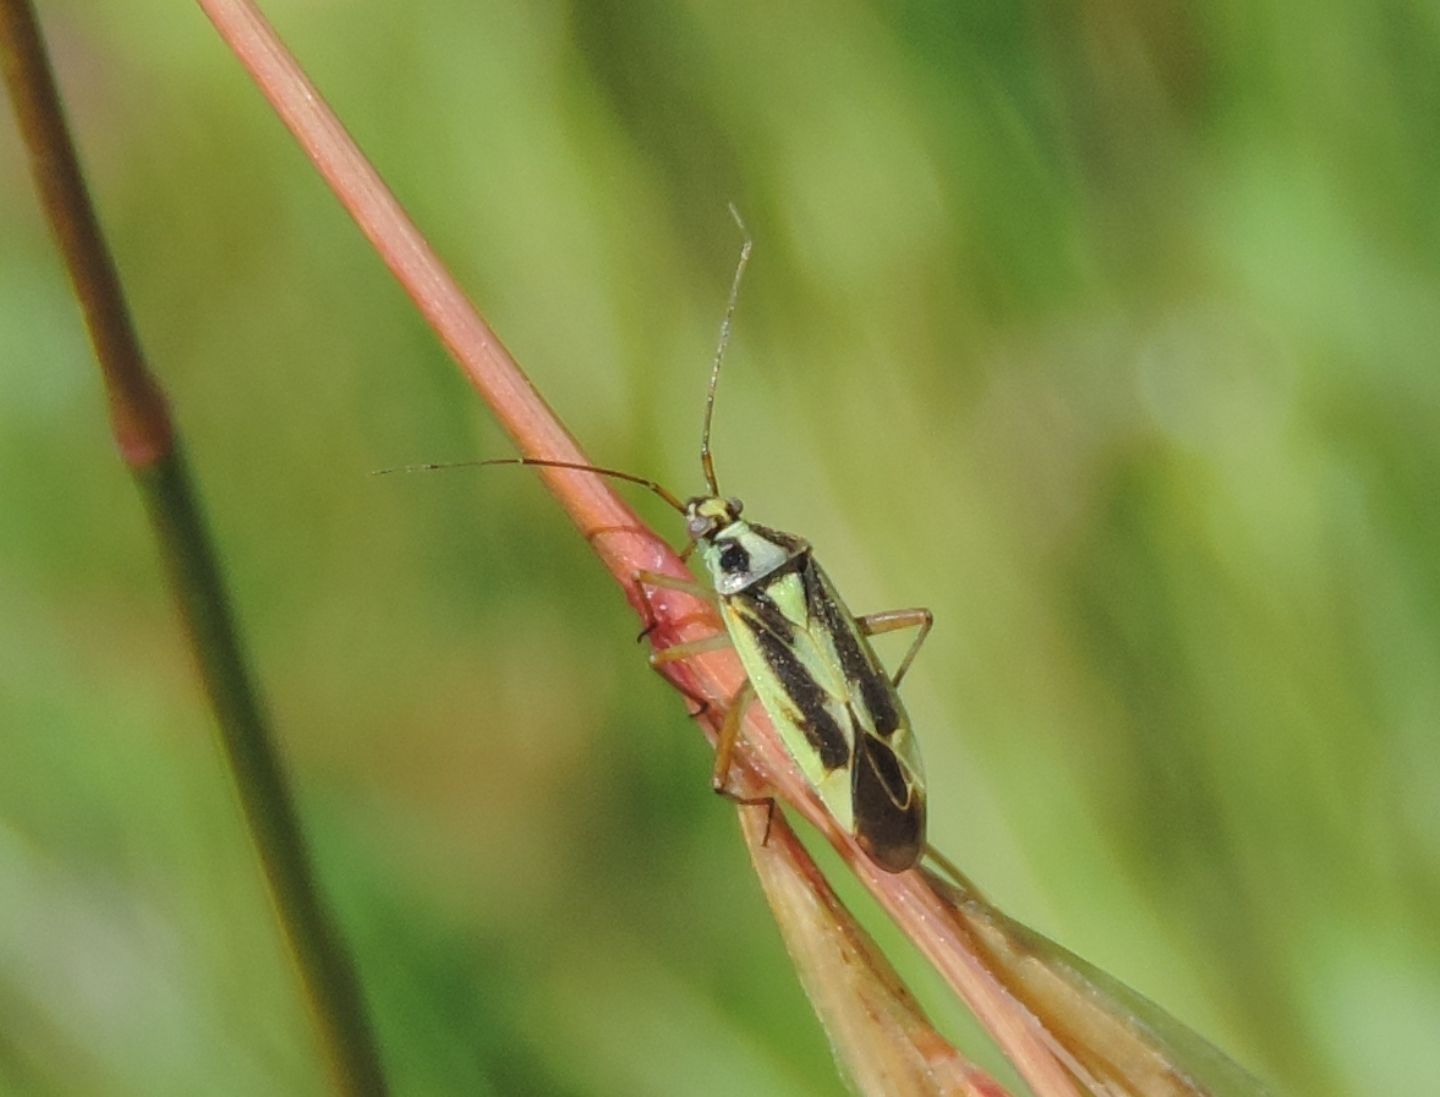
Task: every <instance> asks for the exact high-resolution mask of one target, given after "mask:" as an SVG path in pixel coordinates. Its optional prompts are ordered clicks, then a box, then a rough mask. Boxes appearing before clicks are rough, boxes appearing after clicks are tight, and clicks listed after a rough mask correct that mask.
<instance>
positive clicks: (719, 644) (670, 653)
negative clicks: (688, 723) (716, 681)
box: [640, 625, 730, 720]
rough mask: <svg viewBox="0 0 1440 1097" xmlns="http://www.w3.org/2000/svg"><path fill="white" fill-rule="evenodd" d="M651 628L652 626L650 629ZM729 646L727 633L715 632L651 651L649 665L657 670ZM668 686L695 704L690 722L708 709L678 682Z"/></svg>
mask: <svg viewBox="0 0 1440 1097" xmlns="http://www.w3.org/2000/svg"><path fill="white" fill-rule="evenodd" d="M653 627H654V626H653V625H652V626H651V628H653ZM645 631H646V632H649V631H650V629H646V630H645ZM640 635H641V637H642V639H643V637H644V635H645V633H641V634H640ZM729 646H730V634H729V633H728V632H717V633H715V634H714V635H713V636H702V637H701V638H700V639H699V640H690V641H688V642H687V643H684V644H672V645H671V646H670V647H668V648H662V649H661V650H659V651H652V652H651V653H650V665H651V666H652V667H653V668H654V669H656V670H659V669H660V668H661V667H663V666H664V665H665V664H666V663H678V662H680V661H681V660H683V659H689V658H690V657H691V656H692V655H704V654H705V653H706V652H707V651H723V650H724V649H725V648H727V647H729ZM670 684H671V685H673V686H674V687H675V688H676V689H678V690H679V691H680V692H681V693H683V694H684V695H685V696H686V697H687V698H689V699H690V700H691V701H694V702H695V704H696V706H697V707H696V709H695V711H694V712H692V713H691V714H690V718H691V719H692V720H693V719H695V718H696V717H699V716H703V715H704V714H705V711H706V710H707V709H708V708H709V707H710V702H709V701H707V700H705V698H703V697H699V696H696V695H695V694H693V693H691V692H690V691H689V690H688V689H686V688H685V687H684V686H682V685H680V684H679V683H678V682H674V681H672V682H671V683H670Z"/></svg>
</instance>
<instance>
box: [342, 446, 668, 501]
mask: <svg viewBox="0 0 1440 1097" xmlns="http://www.w3.org/2000/svg"><path fill="white" fill-rule="evenodd" d="M483 465H529V466H531V467H532V468H542V469H574V470H575V471H577V472H593V473H594V474H595V475H596V476H609V477H613V478H614V479H616V480H628V481H629V482H630V483H632V484H639V485H640V486H641V487H642V488H649V489H650V490H651V491H653V492H654V493H655V494H656V495H658V496H660V498H661V499H664V500H665V502H666V503H668V504H669V505H670V506H672V507H674V508H675V509H676V510H678V511H679V512H680V513H681V514H684V513H685V504H684V503H682V502H680V500H679V499H677V498H676V497H675V494H674V493H673V492H671V491H670V490H669V489H667V488H665V487H663V486H661V485H660V484H658V483H656V482H655V481H654V480H647V479H645V477H643V476H636V475H635V474H634V473H633V472H621V471H620V470H619V469H607V468H601V467H600V466H599V465H582V464H580V463H579V462H578V461H551V460H548V459H546V458H544V457H492V458H490V459H489V460H487V461H451V462H449V463H446V464H431V465H398V466H396V467H395V468H389V469H376V470H375V471H374V472H373V473H372V474H371V475H373V476H388V475H390V473H392V472H434V471H436V470H437V469H464V468H478V467H480V466H483Z"/></svg>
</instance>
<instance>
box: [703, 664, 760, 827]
mask: <svg viewBox="0 0 1440 1097" xmlns="http://www.w3.org/2000/svg"><path fill="white" fill-rule="evenodd" d="M754 699H755V687H754V686H752V685H751V684H750V679H748V678H747V679H745V683H744V684H743V685H742V686H741V687H740V688H739V689H737V690H736V691H735V696H734V697H732V698H730V704H728V705H727V706H726V707H725V722H724V723H722V724H721V725H720V734H719V736H718V737H717V738H716V740H715V769H714V771H713V772H712V773H711V774H710V785H711V787H712V788H714V789H715V791H716V792H718V793H719V794H720V795H721V796H724V797H727V798H728V799H731V800H735V799H736V797H735V796H734V795H733V794H732V793H731V792H730V791H729V789H728V788H727V787H726V785H727V778H729V776H730V761H731V759H732V758H734V756H735V743H736V742H737V741H738V740H739V738H740V723H741V721H742V720H743V719H744V718H745V710H746V709H747V708H749V707H750V702H751V701H753V700H754ZM736 802H737V803H749V801H748V800H737V801H736Z"/></svg>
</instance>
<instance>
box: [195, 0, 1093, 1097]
mask: <svg viewBox="0 0 1440 1097" xmlns="http://www.w3.org/2000/svg"><path fill="white" fill-rule="evenodd" d="M198 3H199V4H200V6H201V8H203V9H204V11H205V13H206V14H207V15H208V16H209V17H210V19H211V20H212V21H213V22H214V24H215V26H216V28H217V29H218V30H219V32H220V34H221V36H222V37H223V38H224V39H225V41H226V42H227V43H228V44H229V46H230V48H231V49H232V50H233V51H234V52H235V54H236V56H237V57H238V58H239V60H240V62H241V64H243V65H244V66H245V68H246V69H248V70H249V72H250V73H251V75H252V76H253V77H254V78H255V80H256V82H257V83H258V84H259V86H260V89H261V91H262V92H263V93H264V95H265V97H266V98H267V99H268V100H269V101H270V103H271V105H272V106H273V107H274V109H275V110H276V112H277V113H278V114H279V115H280V117H281V118H282V119H283V120H284V122H285V124H286V125H287V126H288V127H289V128H290V130H291V131H292V132H293V133H294V135H295V136H296V138H297V139H298V140H299V141H300V144H301V145H302V146H303V147H304V149H305V151H306V153H307V154H308V155H309V156H310V159H311V160H312V161H313V162H314V164H315V166H316V167H317V168H318V169H319V171H320V173H321V175H323V176H324V177H325V179H326V180H327V182H329V184H330V186H331V188H332V189H333V190H334V191H335V193H336V195H337V196H338V197H339V199H340V201H341V202H342V203H343V204H344V206H345V208H346V209H348V210H349V211H350V213H351V216H353V217H354V218H355V220H356V222H357V223H358V224H359V226H360V228H361V230H362V231H363V232H364V233H365V235H366V236H367V237H368V238H369V239H370V241H371V242H372V243H373V244H374V246H375V248H376V250H377V251H379V253H380V255H381V257H382V258H383V259H384V261H385V263H386V264H387V265H388V266H389V267H390V270H391V271H392V272H393V273H394V274H395V277H396V278H397V279H399V281H400V283H401V285H402V286H404V288H405V290H406V292H407V293H409V295H410V296H411V298H412V299H413V300H414V301H415V303H416V304H417V305H418V306H419V308H420V311H421V312H422V313H423V314H424V315H425V317H426V319H427V320H428V321H429V322H430V324H431V326H432V327H434V329H435V331H436V332H437V333H438V334H439V336H440V338H441V340H442V341H443V342H444V344H445V346H446V348H447V349H448V350H449V351H450V353H451V354H452V355H453V356H454V358H455V360H456V361H457V362H458V363H459V364H460V367H461V369H463V370H464V371H465V374H466V376H467V377H469V379H470V381H471V383H472V384H474V385H475V387H476V389H478V390H479V392H480V394H481V396H482V397H483V398H484V399H485V401H486V403H487V404H489V406H490V408H491V409H492V410H493V412H494V413H495V415H496V417H497V418H498V419H499V421H500V423H501V425H502V426H503V427H504V428H505V430H506V431H507V432H508V433H509V434H510V436H511V437H512V438H513V439H514V440H515V444H516V445H517V446H518V447H519V449H520V452H521V453H523V454H525V455H527V456H534V457H546V458H551V459H554V460H563V461H584V460H586V457H585V455H584V453H583V452H582V451H581V450H580V448H579V446H578V445H577V444H576V442H575V440H574V439H573V438H572V437H571V436H570V434H569V432H568V431H567V430H566V429H565V428H564V427H563V426H562V425H561V424H560V422H559V421H558V420H557V419H556V418H555V415H554V413H553V412H552V411H551V410H550V408H549V407H548V406H547V405H546V403H545V401H544V400H543V399H542V398H541V396H540V394H539V393H538V392H536V391H535V388H534V387H533V386H532V385H531V384H530V382H529V380H528V379H527V378H526V377H525V375H524V374H523V373H522V372H521V370H520V368H519V366H517V365H516V363H515V361H514V359H513V358H511V357H510V354H509V352H508V351H506V349H505V347H504V346H503V344H502V343H501V342H500V340H499V338H498V337H497V336H496V335H495V333H494V332H493V331H491V330H490V327H489V326H488V325H487V324H486V323H485V321H484V320H483V319H481V318H480V316H479V315H478V314H477V313H476V312H475V310H474V308H473V307H472V306H471V304H470V303H469V301H468V300H467V299H466V297H465V295H464V294H463V293H462V292H461V290H460V287H459V286H458V285H456V283H455V281H454V279H453V278H452V277H451V276H450V274H449V273H448V272H447V271H446V269H445V267H444V265H443V264H442V263H441V262H440V259H439V257H438V256H436V254H435V253H434V251H433V250H432V249H431V248H430V246H429V244H428V243H426V242H425V240H424V239H423V238H422V237H421V235H420V233H419V231H418V230H417V229H416V228H415V226H414V224H413V223H412V222H411V221H410V219H409V217H408V216H407V215H406V214H405V212H404V211H403V210H402V209H401V208H400V205H399V203H398V202H397V201H396V200H395V198H394V196H393V195H392V194H391V193H390V191H389V189H388V188H387V187H386V186H385V184H384V183H383V182H382V181H381V179H380V177H379V175H378V174H377V172H376V171H375V169H374V168H373V167H372V166H371V165H370V163H369V162H368V161H367V160H366V159H365V157H364V156H363V155H362V154H361V152H360V150H359V149H358V148H357V147H356V146H355V144H354V142H353V141H351V139H350V137H349V135H348V134H347V133H346V132H345V129H344V127H343V126H342V125H341V124H340V122H339V120H338V119H337V118H336V117H335V115H334V114H333V113H332V112H331V111H330V109H329V108H328V107H327V106H326V105H325V103H324V101H323V100H322V99H321V97H320V95H319V93H318V92H317V91H316V89H315V88H314V86H313V85H312V84H311V83H310V82H309V80H308V79H307V78H306V77H305V75H304V73H303V72H301V70H300V67H299V65H298V64H297V63H296V62H295V60H294V58H293V57H292V56H291V55H290V54H289V52H288V51H287V50H286V49H285V47H284V46H283V45H282V44H281V42H280V41H279V39H278V38H277V37H276V35H275V33H274V31H273V29H272V28H271V27H270V25H269V24H268V22H267V21H266V20H265V18H264V16H263V15H261V14H260V12H259V10H258V9H257V8H256V7H255V5H254V4H253V3H251V2H250V0H198ZM539 472H540V474H541V475H542V476H543V477H544V479H545V481H546V483H547V485H548V486H549V488H550V490H551V492H552V493H553V494H554V495H555V497H556V498H557V499H558V500H559V502H560V504H561V506H562V507H564V508H565V511H566V512H567V513H568V514H569V515H570V517H571V519H572V520H573V521H574V522H575V524H576V525H577V526H578V527H579V529H580V532H581V533H582V534H583V535H584V536H585V538H586V539H587V540H588V541H589V542H590V544H591V545H592V546H593V547H594V549H595V551H596V553H597V554H598V555H599V557H600V559H601V561H602V562H603V563H604V564H605V566H606V567H607V568H608V569H609V570H610V572H611V573H612V574H613V575H614V577H615V578H616V579H617V580H618V581H619V582H620V583H621V585H622V586H623V588H624V589H625V592H626V595H627V597H628V598H629V600H630V601H631V603H632V604H633V605H635V606H636V608H637V610H639V611H640V612H641V614H642V617H645V618H646V619H647V620H650V619H653V621H654V622H655V623H656V624H657V626H658V627H657V628H656V629H655V630H654V632H653V633H652V634H651V639H652V642H654V643H655V644H656V645H657V646H666V645H668V644H671V643H675V642H678V641H679V640H682V639H688V638H694V637H697V636H701V635H705V634H708V633H711V632H714V631H715V630H716V629H718V628H719V627H721V626H720V623H719V621H718V619H717V618H716V617H715V615H714V613H713V611H710V610H709V609H708V607H706V606H704V604H703V603H699V602H697V601H696V600H695V599H693V598H690V597H688V596H686V595H684V594H680V593H676V592H672V591H656V592H653V593H652V595H651V597H650V598H649V599H648V603H649V604H648V609H647V607H646V604H645V603H646V599H645V597H644V594H643V593H642V592H641V591H640V590H639V589H638V588H637V586H636V584H635V581H634V576H635V574H636V572H638V571H642V570H650V571H662V572H666V573H669V574H672V575H677V576H687V575H688V574H689V573H688V572H687V571H686V569H685V566H684V564H683V563H682V562H681V561H680V559H679V558H678V556H676V554H675V553H674V552H673V551H672V550H671V549H670V547H669V546H668V545H667V544H666V542H665V541H664V540H663V539H661V538H660V537H659V536H658V535H656V534H655V533H653V532H652V531H650V530H649V529H648V528H647V527H646V526H644V524H643V523H642V522H641V521H640V520H639V518H637V517H636V516H635V514H634V512H633V511H632V510H631V509H630V507H629V506H627V505H626V504H625V502H624V501H623V500H621V499H620V498H619V497H618V496H617V495H616V494H615V493H614V492H613V491H612V490H611V488H610V485H609V484H608V483H606V482H605V481H603V480H601V479H600V478H598V477H596V476H593V475H591V474H588V473H579V472H574V471H567V470H562V469H543V470H539ZM666 676H667V677H668V678H670V679H671V681H673V682H675V683H676V684H677V685H681V686H683V687H684V688H685V689H687V690H688V691H689V692H691V693H692V694H695V695H698V696H702V697H705V698H707V699H709V701H710V702H711V710H710V712H709V713H707V714H706V716H705V717H704V718H703V719H702V723H704V724H706V725H707V727H708V729H709V731H710V733H711V735H712V736H713V734H714V731H715V714H716V713H717V712H718V711H723V706H724V704H725V702H726V701H727V700H728V699H729V698H730V697H732V696H733V695H734V693H735V690H736V688H737V687H738V686H739V685H740V683H741V681H742V677H741V671H740V667H739V664H738V661H736V659H735V658H734V656H733V654H731V653H728V652H724V653H720V654H716V655H707V656H701V657H698V658H696V659H693V660H689V661H687V662H685V663H681V664H673V665H672V666H671V667H667V668H666ZM750 711H751V716H750V717H749V720H748V723H747V727H746V736H745V738H746V744H745V746H746V750H745V751H744V754H745V760H746V761H747V762H748V763H749V765H750V766H751V767H752V768H753V769H754V771H755V772H756V774H757V775H758V779H759V781H760V782H761V783H762V784H764V785H767V786H769V787H770V788H772V789H773V790H774V791H775V793H776V794H777V795H778V796H779V797H780V798H781V799H782V800H783V801H784V802H786V803H787V804H789V805H790V806H791V807H793V808H795V809H796V810H797V811H799V812H800V813H801V814H802V815H804V816H805V818H806V819H808V820H809V822H810V823H811V824H812V825H814V826H815V828H816V829H817V830H819V831H820V832H821V833H822V834H824V835H825V837H826V838H827V839H828V840H829V841H830V843H831V844H832V845H833V846H834V847H835V848H836V850H837V851H839V853H840V854H841V856H842V857H844V859H845V860H846V862H847V863H848V864H849V865H850V867H851V869H852V870H853V871H854V872H855V873H856V875H857V876H858V877H859V878H860V880H861V881H862V882H863V883H864V884H865V886H866V887H867V888H868V889H869V890H870V892H871V893H872V894H873V895H874V896H875V897H876V899H877V900H878V901H879V902H880V903H881V905H882V906H884V908H885V909H886V910H887V911H888V912H889V913H890V915H891V917H892V918H894V919H895V921H896V922H897V923H898V924H899V925H900V926H901V927H902V928H903V929H904V930H905V932H906V933H907V934H909V936H910V937H911V939H912V940H913V941H914V942H915V944H916V945H917V947H919V948H920V950H921V951H922V952H923V953H924V954H925V955H926V956H927V957H928V958H929V959H930V961H931V962H932V963H933V964H934V965H935V966H936V968H937V969H938V970H939V971H940V972H941V973H942V975H943V976H944V977H945V978H946V980H947V981H948V982H949V983H950V985H951V986H952V987H953V988H954V990H955V991H956V993H958V994H959V995H960V996H961V998H962V999H964V1001H965V1002H966V1004H967V1005H968V1006H969V1007H970V1009H971V1010H972V1011H973V1012H974V1013H975V1015H976V1016H977V1017H978V1018H979V1019H980V1020H981V1022H982V1023H983V1024H984V1025H985V1026H986V1028H987V1029H988V1030H989V1032H990V1034H991V1036H992V1037H993V1038H994V1039H995V1041H996V1043H997V1044H999V1045H1000V1047H1001V1049H1002V1051H1004V1052H1005V1054H1006V1056H1007V1057H1008V1058H1009V1059H1010V1060H1011V1062H1012V1063H1014V1064H1015V1066H1016V1068H1017V1069H1018V1070H1019V1071H1020V1073H1021V1075H1022V1076H1023V1077H1024V1078H1025V1080H1026V1082H1027V1083H1028V1084H1029V1085H1030V1087H1031V1088H1032V1090H1033V1091H1034V1092H1035V1093H1036V1094H1038V1095H1039V1097H1074V1095H1075V1094H1076V1093H1077V1090H1076V1088H1075V1085H1074V1084H1073V1081H1072V1079H1071V1077H1070V1076H1069V1074H1068V1072H1067V1071H1066V1070H1065V1068H1064V1067H1063V1066H1062V1065H1061V1064H1060V1062H1059V1061H1058V1060H1057V1059H1056V1058H1055V1056H1054V1055H1052V1054H1051V1053H1050V1051H1049V1050H1048V1049H1047V1047H1046V1044H1045V1040H1044V1036H1043V1033H1042V1031H1041V1029H1040V1027H1039V1024H1038V1022H1037V1021H1036V1019H1035V1018H1034V1017H1033V1016H1032V1015H1031V1014H1030V1013H1029V1012H1028V1011H1026V1010H1025V1009H1024V1008H1023V1007H1021V1006H1020V1005H1019V1003H1017V1002H1016V1001H1015V1000H1014V999H1013V998H1011V997H1010V995H1009V994H1008V993H1007V992H1006V991H1005V989H1004V988H1003V987H1002V986H1001V985H1000V984H999V983H998V982H997V981H996V980H995V978H994V977H993V976H992V975H991V974H990V972H989V971H988V970H986V968H985V966H984V964H983V963H982V962H981V960H980V959H979V957H978V956H977V955H976V953H975V952H974V951H973V950H972V949H971V947H970V943H969V935H968V933H967V931H966V929H965V927H964V926H963V924H962V923H961V922H960V920H959V919H958V918H957V917H956V916H955V912H954V910H953V909H952V908H951V907H950V906H949V905H948V904H947V903H946V902H945V901H944V900H943V899H942V898H941V897H940V896H939V895H938V894H937V893H936V891H935V889H934V888H932V887H931V885H930V884H929V883H928V882H927V880H926V877H925V874H924V873H923V872H920V871H911V872H906V873H901V874H899V875H892V874H890V873H887V872H884V871H882V870H880V869H877V868H876V867H875V866H874V865H873V864H872V863H871V862H870V861H869V859H868V858H866V857H865V855H864V854H863V853H862V852H861V851H860V850H859V848H858V847H857V846H856V845H855V844H854V842H853V841H851V839H850V837H849V835H847V834H845V833H844V832H843V831H842V830H840V829H839V828H837V827H836V826H835V823H834V820H833V819H831V817H830V815H829V813H828V812H826V811H825V810H824V808H823V807H822V806H821V805H820V803H819V801H818V800H817V799H816V798H815V796H814V795H813V794H812V792H811V791H810V789H809V787H808V786H807V785H806V783H805V781H804V778H803V777H802V776H801V775H800V773H799V771H798V770H797V769H796V768H795V767H794V765H793V764H792V763H791V761H790V759H789V756H788V755H787V754H786V752H785V750H784V747H783V746H782V745H781V744H780V741H779V739H778V737H777V736H776V734H775V732H774V730H773V729H772V728H771V726H770V722H769V720H768V719H767V718H766V717H765V716H764V714H763V712H762V711H761V709H760V706H758V705H753V706H751V710H750ZM759 810H764V809H759Z"/></svg>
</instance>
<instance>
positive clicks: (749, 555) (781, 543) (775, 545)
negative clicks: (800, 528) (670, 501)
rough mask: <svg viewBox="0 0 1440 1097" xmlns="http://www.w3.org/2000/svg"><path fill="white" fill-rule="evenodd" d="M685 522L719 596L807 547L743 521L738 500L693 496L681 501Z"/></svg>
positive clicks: (735, 590) (737, 590)
mask: <svg viewBox="0 0 1440 1097" xmlns="http://www.w3.org/2000/svg"><path fill="white" fill-rule="evenodd" d="M685 525H686V528H687V529H688V530H689V533H690V539H691V540H692V541H694V542H695V543H696V544H697V545H698V546H699V548H700V558H701V559H702V560H703V561H704V562H705V568H706V570H707V571H709V572H710V578H711V581H712V582H713V583H714V584H715V589H716V590H717V591H719V592H720V593H721V594H722V595H731V594H735V593H738V592H739V591H742V590H744V589H745V588H746V587H748V586H749V585H750V584H751V583H754V582H755V581H756V580H758V579H763V578H764V577H765V576H767V575H769V574H770V573H771V572H773V571H775V570H776V569H777V568H779V567H782V566H783V565H784V564H786V563H787V562H788V561H790V560H791V559H793V558H794V557H795V555H796V554H797V553H799V552H803V551H804V550H805V548H806V547H807V546H806V544H805V542H804V541H803V540H801V539H800V538H798V537H792V536H791V535H790V534H786V533H780V532H779V531H777V530H771V529H766V528H765V527H764V526H752V525H751V524H750V523H749V522H746V521H745V520H744V519H742V518H741V517H740V500H739V499H722V498H720V497H719V496H716V495H704V496H697V497H696V498H694V499H691V500H690V501H689V502H688V503H686V504H685Z"/></svg>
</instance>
